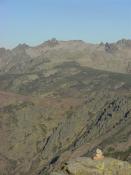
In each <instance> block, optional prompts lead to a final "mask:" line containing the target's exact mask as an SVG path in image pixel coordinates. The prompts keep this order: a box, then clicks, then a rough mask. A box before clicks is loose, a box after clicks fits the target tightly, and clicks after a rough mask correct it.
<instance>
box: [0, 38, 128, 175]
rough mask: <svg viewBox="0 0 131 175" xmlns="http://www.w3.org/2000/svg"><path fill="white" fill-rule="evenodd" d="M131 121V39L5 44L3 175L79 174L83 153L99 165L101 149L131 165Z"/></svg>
mask: <svg viewBox="0 0 131 175" xmlns="http://www.w3.org/2000/svg"><path fill="white" fill-rule="evenodd" d="M130 126H131V41H130V40H125V39H123V40H120V41H118V42H116V43H105V44H104V43H100V44H90V43H85V42H83V41H79V40H72V41H57V40H56V39H52V40H49V41H46V42H44V43H43V44H41V45H39V46H36V47H30V46H28V45H26V44H20V45H18V46H17V47H16V48H14V49H12V50H7V49H4V48H1V49H0V140H1V144H0V174H2V175H37V174H39V175H45V174H51V173H52V172H54V174H55V173H56V172H58V170H59V172H61V174H64V173H66V174H70V173H72V174H73V170H72V168H73V167H72V166H73V165H74V167H75V166H76V163H78V164H79V166H80V167H81V166H83V165H81V163H80V159H78V160H77V158H78V157H80V156H83V157H86V158H82V159H81V161H82V162H83V161H85V162H89V165H88V166H94V167H95V166H97V167H98V170H99V168H100V169H102V166H103V163H102V164H100V167H99V162H98V165H97V164H95V165H94V163H93V162H92V160H90V159H88V158H87V157H92V155H93V154H94V152H95V150H96V148H100V149H102V150H103V153H104V155H105V157H107V158H106V160H105V162H104V163H105V166H106V165H107V167H109V166H108V164H110V163H112V161H113V162H114V161H115V159H111V158H116V159H120V160H121V161H128V163H129V164H130V162H131V127H130ZM108 157H111V158H109V159H108ZM72 159H73V162H72V161H71V160H72ZM87 160H88V161H87ZM121 161H118V162H117V163H118V164H119V163H120V164H121V165H122V167H123V166H124V168H125V167H127V165H129V164H128V163H127V164H123V162H121ZM90 163H91V165H90ZM115 165H116V161H115ZM62 168H63V169H62ZM70 168H71V169H70ZM88 168H89V167H88ZM124 168H123V171H124V172H125V171H126V170H125V169H124ZM128 168H130V167H128ZM128 170H129V169H128ZM103 171H104V170H103ZM85 172H86V173H87V172H88V171H85ZM112 172H113V173H118V171H116V172H115V171H112ZM121 172H122V171H121ZM128 172H130V171H128ZM96 173H97V172H96ZM102 173H107V172H106V171H105V172H102ZM113 173H112V175H114V174H113ZM106 175H107V174H106ZM120 175H121V174H120ZM129 175H130V174H129Z"/></svg>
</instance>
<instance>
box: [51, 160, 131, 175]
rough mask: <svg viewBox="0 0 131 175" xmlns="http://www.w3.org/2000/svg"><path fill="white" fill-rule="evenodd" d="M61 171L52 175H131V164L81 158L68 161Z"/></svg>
mask: <svg viewBox="0 0 131 175" xmlns="http://www.w3.org/2000/svg"><path fill="white" fill-rule="evenodd" d="M61 169H62V170H60V171H59V170H58V171H57V172H52V173H50V175H131V164H129V163H127V162H123V161H120V160H116V159H112V158H104V160H92V159H91V158H87V157H79V158H77V159H74V160H70V161H68V162H67V163H66V164H65V165H64V166H63V167H62V168H61Z"/></svg>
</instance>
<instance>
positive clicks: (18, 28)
mask: <svg viewBox="0 0 131 175" xmlns="http://www.w3.org/2000/svg"><path fill="white" fill-rule="evenodd" d="M52 37H55V38H57V39H60V40H69V39H82V40H84V41H87V42H100V41H104V42H105V41H108V42H111V41H116V40H119V39H121V38H131V0H0V47H2V46H5V47H14V46H16V45H17V44H18V43H27V44H30V45H37V44H38V43H41V42H43V41H45V40H48V39H50V38H52Z"/></svg>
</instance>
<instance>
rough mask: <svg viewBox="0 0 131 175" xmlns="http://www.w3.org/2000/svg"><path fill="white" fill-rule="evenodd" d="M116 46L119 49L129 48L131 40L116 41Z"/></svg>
mask: <svg viewBox="0 0 131 175" xmlns="http://www.w3.org/2000/svg"><path fill="white" fill-rule="evenodd" d="M117 45H119V46H121V47H131V40H127V39H121V40H119V41H117Z"/></svg>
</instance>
